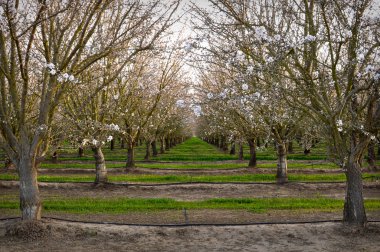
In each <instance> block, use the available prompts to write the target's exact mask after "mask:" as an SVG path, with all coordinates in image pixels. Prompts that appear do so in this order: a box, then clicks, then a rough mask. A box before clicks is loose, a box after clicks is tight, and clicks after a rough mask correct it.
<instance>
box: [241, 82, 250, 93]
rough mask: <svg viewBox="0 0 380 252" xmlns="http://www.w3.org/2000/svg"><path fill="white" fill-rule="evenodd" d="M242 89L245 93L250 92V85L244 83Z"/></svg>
mask: <svg viewBox="0 0 380 252" xmlns="http://www.w3.org/2000/svg"><path fill="white" fill-rule="evenodd" d="M241 89H243V90H244V91H246V90H248V85H247V84H246V83H244V84H243V85H241Z"/></svg>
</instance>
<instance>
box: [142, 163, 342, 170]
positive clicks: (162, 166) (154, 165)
mask: <svg viewBox="0 0 380 252" xmlns="http://www.w3.org/2000/svg"><path fill="white" fill-rule="evenodd" d="M247 166H248V165H247V161H246V162H241V163H213V162H191V163H159V162H154V163H137V167H140V168H156V169H238V168H246V167H247ZM257 168H277V163H274V162H271V163H260V162H259V163H258V164H257ZM288 168H289V169H295V168H297V169H302V168H309V169H310V168H311V169H334V168H339V166H338V165H336V164H334V163H328V162H326V163H310V162H308V163H289V164H288Z"/></svg>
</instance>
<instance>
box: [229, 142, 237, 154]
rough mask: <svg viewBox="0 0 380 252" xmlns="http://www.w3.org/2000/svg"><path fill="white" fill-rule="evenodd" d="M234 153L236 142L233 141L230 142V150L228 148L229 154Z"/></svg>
mask: <svg viewBox="0 0 380 252" xmlns="http://www.w3.org/2000/svg"><path fill="white" fill-rule="evenodd" d="M235 154H236V144H235V142H233V143H232V144H231V150H230V155H235Z"/></svg>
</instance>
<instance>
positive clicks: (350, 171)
mask: <svg viewBox="0 0 380 252" xmlns="http://www.w3.org/2000/svg"><path fill="white" fill-rule="evenodd" d="M345 168H346V178H347V182H346V198H345V202H344V211H343V221H344V222H346V223H348V224H353V225H358V226H362V227H363V226H365V224H366V223H367V216H366V213H365V208H364V199H363V183H362V174H361V169H360V166H359V163H358V162H355V161H353V158H349V162H348V164H347V167H345Z"/></svg>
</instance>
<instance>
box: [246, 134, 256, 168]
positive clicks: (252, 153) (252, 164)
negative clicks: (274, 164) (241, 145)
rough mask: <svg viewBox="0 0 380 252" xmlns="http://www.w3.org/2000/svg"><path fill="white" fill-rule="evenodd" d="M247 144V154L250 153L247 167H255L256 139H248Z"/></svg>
mask: <svg viewBox="0 0 380 252" xmlns="http://www.w3.org/2000/svg"><path fill="white" fill-rule="evenodd" d="M248 145H249V154H250V158H249V164H248V167H251V168H256V166H257V159H256V140H255V139H254V138H250V139H248Z"/></svg>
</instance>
